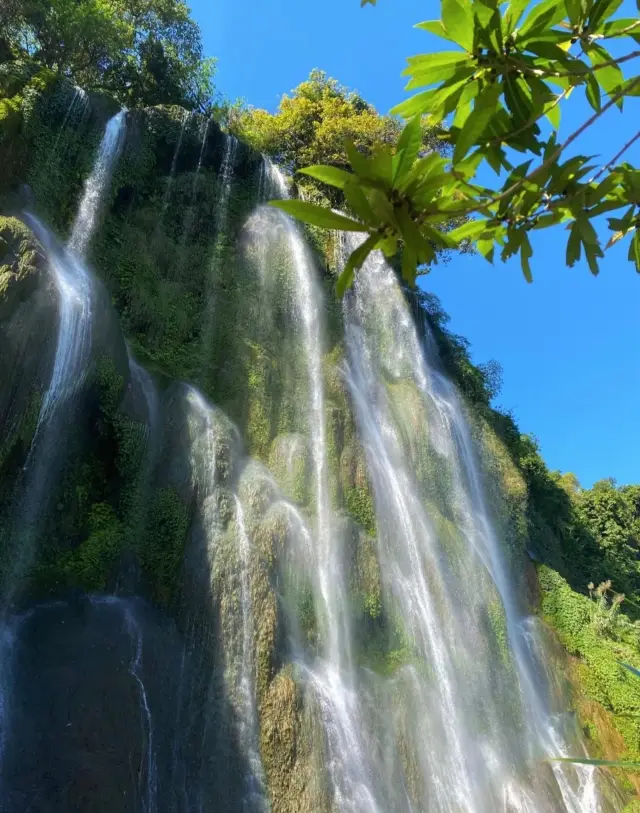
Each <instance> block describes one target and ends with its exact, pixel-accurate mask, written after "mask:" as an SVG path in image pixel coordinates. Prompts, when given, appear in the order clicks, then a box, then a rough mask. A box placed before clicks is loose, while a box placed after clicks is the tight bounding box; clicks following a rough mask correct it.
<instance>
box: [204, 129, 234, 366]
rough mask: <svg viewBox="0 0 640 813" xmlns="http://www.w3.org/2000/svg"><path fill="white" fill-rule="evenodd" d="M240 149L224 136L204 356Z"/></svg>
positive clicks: (206, 313) (209, 279)
mask: <svg viewBox="0 0 640 813" xmlns="http://www.w3.org/2000/svg"><path fill="white" fill-rule="evenodd" d="M237 149H238V141H237V139H235V138H234V137H233V136H231V135H226V134H225V136H224V152H223V154H222V163H221V164H220V170H219V173H218V200H217V201H216V219H215V226H214V228H215V235H216V237H215V242H214V244H213V252H212V260H211V266H210V268H209V273H208V281H207V291H206V303H207V304H206V310H205V324H204V325H203V329H202V349H203V354H204V355H205V357H206V354H207V353H208V352H209V349H210V346H211V337H212V333H213V329H214V320H215V297H214V292H215V282H216V274H217V272H218V269H219V266H220V263H221V261H222V258H223V254H224V248H225V242H226V234H225V229H226V225H227V215H228V209H229V197H230V195H231V187H232V185H233V175H234V170H235V160H236V152H237Z"/></svg>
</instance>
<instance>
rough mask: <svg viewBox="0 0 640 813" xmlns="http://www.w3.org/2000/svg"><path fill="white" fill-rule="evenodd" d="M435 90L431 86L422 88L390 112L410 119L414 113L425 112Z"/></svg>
mask: <svg viewBox="0 0 640 813" xmlns="http://www.w3.org/2000/svg"><path fill="white" fill-rule="evenodd" d="M437 92H438V91H437V88H433V89H431V90H423V91H422V93H416V95H415V96H411V98H409V99H406V100H405V101H404V102H400V104H397V105H396V106H395V107H393V108H392V109H391V113H392V114H393V115H395V116H402V118H404V119H410V118H411V117H412V116H415V114H416V113H426V112H427V110H429V107H430V105H431V102H432V100H433V97H434V96H435V95H436V93H437Z"/></svg>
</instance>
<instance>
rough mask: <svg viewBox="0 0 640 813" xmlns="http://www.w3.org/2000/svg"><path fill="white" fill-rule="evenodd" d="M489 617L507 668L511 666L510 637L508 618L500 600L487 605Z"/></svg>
mask: <svg viewBox="0 0 640 813" xmlns="http://www.w3.org/2000/svg"><path fill="white" fill-rule="evenodd" d="M487 615H488V616H489V622H490V624H491V629H492V630H493V634H494V637H495V640H496V643H497V645H498V651H499V652H500V657H501V658H502V662H503V664H504V665H505V666H509V665H510V664H511V652H510V650H509V637H508V633H507V617H506V615H505V612H504V607H503V606H502V602H501V601H500V599H494V600H493V601H490V602H489V604H488V605H487Z"/></svg>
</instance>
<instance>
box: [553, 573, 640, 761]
mask: <svg viewBox="0 0 640 813" xmlns="http://www.w3.org/2000/svg"><path fill="white" fill-rule="evenodd" d="M539 578H540V583H541V586H542V588H543V591H544V592H543V601H542V611H543V614H544V616H545V618H546V620H547V621H549V622H550V623H551V624H552V625H553V626H554V628H555V629H556V630H557V632H558V634H559V636H560V640H561V641H562V643H563V644H564V646H565V647H566V648H567V649H568V651H569V652H570V653H571V654H573V655H577V656H579V657H580V658H581V663H580V669H579V674H580V689H581V691H582V692H583V693H584V695H585V697H586V699H587V700H589V701H591V702H595V703H598V704H600V705H601V706H602V707H604V709H606V710H607V711H608V712H609V713H610V714H611V715H612V721H613V725H614V727H615V728H616V729H617V731H618V732H619V734H620V735H622V737H623V739H624V743H625V750H624V752H623V753H622V754H621V759H620V760H619V761H618V762H617V763H615V764H614V763H611V762H608V761H604V762H603V761H601V760H598V761H597V762H595V763H594V764H607V765H609V766H610V767H632V768H637V767H638V765H637V763H638V762H639V761H640V720H639V719H638V713H637V712H638V709H639V708H640V681H638V679H637V674H638V672H637V669H636V667H635V666H634V665H633V664H634V663H635V664H640V660H639V658H640V654H639V646H638V645H639V643H640V625H639V624H638V622H636V623H635V624H634V623H631V622H630V620H629V619H628V618H627V617H626V616H624V615H623V614H622V613H620V612H619V610H617V611H616V612H614V613H611V609H613V608H614V607H615V605H616V603H617V605H618V607H619V604H620V602H616V601H615V600H614V602H612V603H610V604H609V606H608V608H606V607H605V608H604V609H605V611H606V612H608V614H609V615H610V616H611V619H610V623H609V624H607V625H606V626H603V625H602V623H601V614H602V611H603V603H602V599H603V596H604V593H605V592H606V589H607V588H606V587H604V586H603V585H600V587H599V588H598V589H597V590H594V591H592V597H591V598H587V597H585V596H581V595H578V594H577V593H575V592H573V591H572V590H571V588H570V587H569V585H568V584H567V582H566V581H565V580H564V579H563V578H562V577H561V576H559V575H558V574H557V573H555V572H554V571H552V570H550V569H549V568H546V567H542V568H540V570H539ZM571 761H582V760H571ZM630 763H636V764H635V765H634V764H630Z"/></svg>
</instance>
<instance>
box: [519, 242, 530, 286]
mask: <svg viewBox="0 0 640 813" xmlns="http://www.w3.org/2000/svg"><path fill="white" fill-rule="evenodd" d="M532 256H533V249H532V248H531V243H530V242H529V235H528V234H526V233H525V234H524V235H523V237H522V245H521V247H520V262H521V264H522V273H523V274H524V278H525V279H526V281H527V282H533V276H532V274H531V266H530V265H529V260H530V259H531V257H532Z"/></svg>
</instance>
